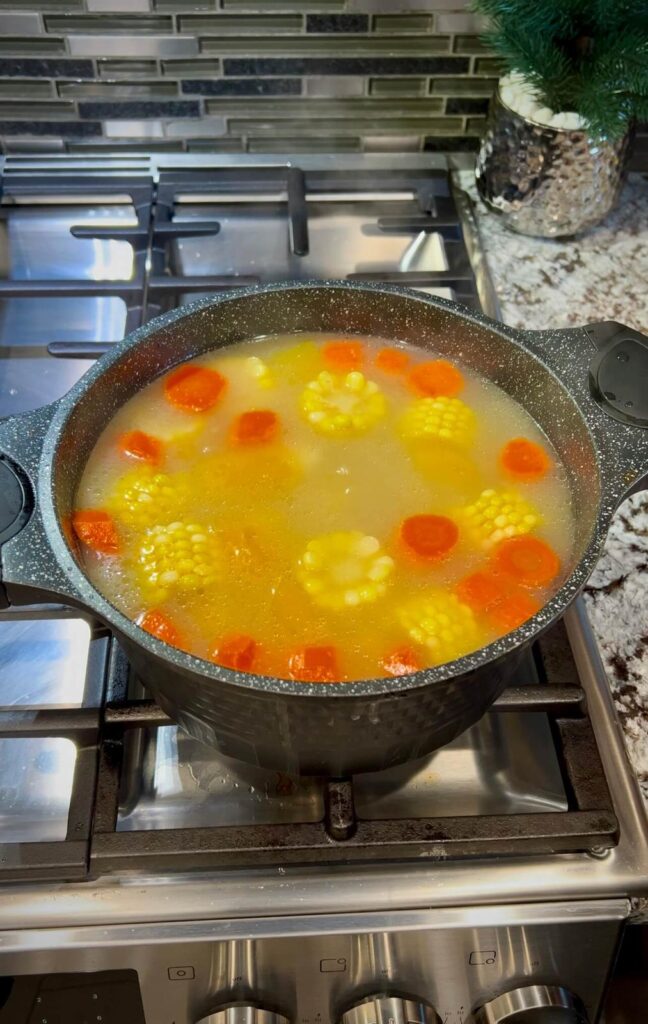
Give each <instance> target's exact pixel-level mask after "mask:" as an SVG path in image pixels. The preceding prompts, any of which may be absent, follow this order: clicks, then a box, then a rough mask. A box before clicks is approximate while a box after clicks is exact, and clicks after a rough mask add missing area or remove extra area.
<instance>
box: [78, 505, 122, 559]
mask: <svg viewBox="0 0 648 1024" xmlns="http://www.w3.org/2000/svg"><path fill="white" fill-rule="evenodd" d="M72 528H73V529H74V532H75V533H76V535H77V537H78V538H79V540H80V541H81V543H82V544H85V546H86V547H88V548H90V549H91V550H92V551H97V552H98V553H99V554H101V555H116V554H117V552H118V551H119V537H118V536H117V527H116V526H115V522H114V520H113V517H112V516H111V515H110V514H109V513H108V512H104V510H103V509H101V508H84V509H80V510H79V511H78V512H74V513H73V515H72Z"/></svg>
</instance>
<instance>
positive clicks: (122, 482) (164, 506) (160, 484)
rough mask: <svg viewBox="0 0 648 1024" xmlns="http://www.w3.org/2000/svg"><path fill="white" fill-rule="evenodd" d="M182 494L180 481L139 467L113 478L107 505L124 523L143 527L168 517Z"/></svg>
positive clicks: (180, 499) (170, 516)
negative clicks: (114, 483)
mask: <svg viewBox="0 0 648 1024" xmlns="http://www.w3.org/2000/svg"><path fill="white" fill-rule="evenodd" d="M186 497H187V490H186V483H185V482H184V481H183V480H181V479H179V478H178V477H173V476H169V475H168V474H167V473H156V472H155V471H154V470H150V469H147V468H146V467H142V468H138V469H134V470H132V471H131V472H130V473H126V474H124V476H122V477H121V478H120V479H119V480H118V481H117V487H116V488H115V491H114V493H113V495H112V497H111V499H110V501H109V503H108V504H109V508H110V511H111V512H112V513H113V515H115V517H116V518H117V519H119V520H121V521H122V522H123V523H124V524H125V525H126V526H132V527H136V528H137V529H141V530H144V529H147V527H150V526H155V524H156V523H160V522H169V521H170V520H172V519H173V518H174V516H176V515H177V514H178V505H179V504H181V503H182V501H184V500H185V499H186Z"/></svg>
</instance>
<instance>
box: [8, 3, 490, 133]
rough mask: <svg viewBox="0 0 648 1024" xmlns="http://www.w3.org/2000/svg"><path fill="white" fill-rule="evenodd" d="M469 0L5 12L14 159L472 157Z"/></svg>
mask: <svg viewBox="0 0 648 1024" xmlns="http://www.w3.org/2000/svg"><path fill="white" fill-rule="evenodd" d="M481 27H482V26H481V24H480V22H479V19H478V18H477V17H476V16H475V15H473V14H471V13H470V12H469V11H468V10H467V9H466V7H465V4H464V0H40V2H34V0H32V2H25V0H22V2H21V0H11V2H8V0H0V140H1V142H2V146H3V148H4V150H5V152H25V151H32V152H33V151H48V150H49V151H73V152H80V151H106V150H112V149H118V148H123V149H129V150H142V149H144V150H147V151H150V150H172V151H184V150H189V151H203V152H210V151H211V152H228V151H231V152H242V151H244V152H245V151H246V152H254V153H272V152H313V151H315V152H316V151H332V150H342V151H355V152H362V151H364V152H381V151H397V152H403V151H416V150H423V149H427V150H443V151H445V150H462V149H474V148H476V145H477V140H478V137H479V134H480V132H481V129H482V125H483V120H484V117H485V114H486V110H487V107H488V99H489V96H490V95H491V93H492V91H493V89H494V87H495V83H496V80H497V75H498V64H497V61H496V60H495V59H494V58H493V57H492V56H491V55H490V54H489V53H488V52H487V51H486V50H485V48H484V46H483V45H482V43H481V42H480V39H479V32H480V30H481Z"/></svg>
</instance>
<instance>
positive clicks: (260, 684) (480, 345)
mask: <svg viewBox="0 0 648 1024" xmlns="http://www.w3.org/2000/svg"><path fill="white" fill-rule="evenodd" d="M286 331H334V332H345V333H346V332H348V333H357V334H373V335H382V336H384V337H388V338H394V339H401V340H403V341H408V342H412V343H414V344H416V345H420V346H424V347H426V348H429V349H430V350H431V351H433V352H437V353H442V354H444V355H446V356H448V357H449V358H451V359H455V358H456V359H458V360H460V361H463V362H465V363H466V364H467V365H469V366H471V367H473V368H474V369H475V370H476V371H477V372H478V373H481V374H484V375H485V376H486V377H488V378H490V379H491V380H493V381H494V382H495V383H496V384H498V385H500V386H501V387H503V388H505V389H506V390H507V391H508V392H509V394H511V395H512V396H513V398H515V399H517V400H518V401H519V402H520V403H522V404H523V405H524V406H525V407H526V409H528V411H529V413H530V414H531V415H532V416H533V417H534V418H535V419H536V420H537V422H538V423H539V424H540V425H541V426H542V427H543V429H544V430H545V432H546V434H547V436H548V438H549V439H550V441H551V442H552V444H553V445H554V446H555V448H556V450H557V451H558V453H559V455H560V457H561V458H562V460H563V462H564V464H565V466H566V468H567V471H568V475H569V481H570V486H571V491H572V500H573V506H574V510H575V522H576V538H575V555H574V561H573V564H572V565H571V566H569V567H568V571H567V578H566V579H565V582H564V584H563V586H562V587H561V589H560V590H559V592H558V593H557V594H555V596H554V597H553V598H552V599H551V600H550V601H549V602H548V603H547V604H546V605H545V607H544V608H543V609H542V610H541V611H540V612H539V613H538V614H537V615H535V616H534V617H533V618H532V619H530V620H529V621H528V622H526V623H525V624H524V625H523V626H521V627H520V628H519V629H517V630H515V631H514V632H512V633H509V634H508V635H507V636H505V637H503V638H502V639H500V640H498V641H497V642H496V643H492V644H490V645H489V646H488V647H484V648H483V649H481V650H479V651H476V652H474V653H473V654H470V655H468V656H466V657H464V658H460V659H458V660H457V661H455V662H452V663H450V664H447V665H441V666H439V667H438V668H434V669H428V670H425V671H423V672H418V673H416V674H413V675H410V676H405V677H402V678H400V679H374V680H363V681H361V682H354V683H345V684H340V685H337V686H321V685H312V684H306V683H295V682H289V681H286V680H280V679H273V678H267V677H258V676H253V675H246V674H244V673H237V672H233V671H230V670H228V669H224V668H221V667H219V666H217V665H214V664H212V663H210V662H205V661H202V660H200V659H198V658H194V657H192V656H191V655H189V654H186V653H185V652H183V651H180V650H176V649H175V648H172V647H168V646H167V645H166V644H164V643H161V642H160V641H159V640H156V639H155V638H154V637H152V636H150V635H149V634H147V633H145V632H143V631H142V630H141V629H139V627H138V626H136V625H135V624H134V623H133V622H131V621H129V620H128V619H127V618H125V617H124V616H123V615H122V614H121V613H120V612H119V611H117V610H116V609H115V608H114V607H113V606H112V605H111V604H109V603H108V602H107V601H106V599H105V598H104V597H102V595H101V594H100V593H98V592H97V591H96V590H95V589H94V587H93V586H92V584H91V583H90V582H89V581H88V579H87V578H86V576H85V575H84V572H83V568H82V566H81V565H80V564H79V563H78V562H77V560H76V558H75V555H74V553H73V551H72V550H71V548H70V547H69V546H68V543H67V541H66V539H65V533H64V528H63V524H64V523H65V521H66V517H67V516H68V515H69V513H70V510H71V507H72V500H73V496H74V492H75V488H76V486H77V482H78V480H79V477H80V474H81V471H82V469H83V466H84V463H85V461H86V458H87V456H88V454H89V452H90V450H91V449H92V447H93V445H94V443H95V441H96V439H97V437H98V435H99V434H100V433H101V431H102V429H103V427H104V426H105V424H106V422H107V420H108V419H109V418H110V417H111V416H112V415H113V413H114V412H115V411H116V410H117V409H118V408H119V406H120V405H122V403H123V402H125V401H126V399H128V398H130V397H131V395H133V394H134V393H135V392H136V391H137V390H138V389H139V388H141V387H142V385H144V384H146V383H147V382H148V381H150V380H151V379H152V378H153V377H155V376H157V375H158V374H161V373H163V372H164V371H166V370H167V369H168V368H169V367H171V366H173V365H174V364H175V363H178V362H181V361H182V360H184V359H187V358H188V357H190V356H193V355H196V354H197V353H200V352H203V351H205V350H207V349H210V348H215V347H221V346H226V345H230V344H232V343H234V342H237V341H240V340H242V339H245V338H250V337H254V336H257V335H259V334H268V333H274V332H286ZM647 370H648V339H646V338H644V337H643V336H642V335H639V334H636V333H633V332H632V331H630V330H628V329H626V328H623V327H621V326H619V325H618V324H599V325H595V326H594V327H593V328H587V329H586V328H579V329H576V330H562V331H547V332H527V333H525V332H521V331H516V330H513V329H512V328H508V327H505V326H503V325H502V324H497V323H495V322H493V321H491V320H488V319H487V318H486V317H484V316H482V315H480V314H477V313H473V312H471V311H469V310H467V309H465V308H464V307H462V306H459V305H457V304H456V303H452V302H446V301H444V300H443V299H438V298H433V297H429V296H427V295H422V294H420V293H417V292H412V291H407V290H405V289H401V288H396V287H389V286H384V285H380V286H377V287H372V286H369V285H363V284H350V283H348V282H319V283H312V284H291V283H286V284H280V285H271V286H269V287H264V288H256V289H250V290H246V291H239V292H234V293H230V294H227V295H223V296H221V297H219V298H217V299H214V300H208V301H204V302H198V303H195V304H194V305H192V306H184V307H182V308H180V309H178V310H176V311H174V312H172V313H169V314H167V315H166V316H163V317H160V318H159V319H157V320H153V321H152V322H151V323H149V324H147V325H146V326H145V327H143V328H141V329H140V330H138V331H136V332H135V333H134V334H132V335H130V337H128V338H126V339H125V340H124V341H123V342H120V343H119V344H117V345H116V346H115V348H114V349H113V350H111V352H110V353H109V354H108V355H105V356H104V357H103V358H102V359H101V360H99V361H98V362H97V363H96V365H95V366H94V367H92V369H90V370H89V371H88V373H87V374H86V375H85V376H84V377H83V378H82V379H81V380H80V381H79V382H78V383H77V384H76V385H75V387H74V388H73V389H72V390H71V391H70V392H69V394H67V395H65V396H64V397H63V398H62V399H60V401H58V402H56V403H54V404H53V405H50V406H47V407H45V408H43V409H39V410H37V411H36V412H34V413H31V414H27V415H24V416H20V417H16V418H14V419H10V420H5V421H4V422H2V423H0V452H4V453H5V460H4V463H2V462H0V466H2V467H3V473H4V475H5V484H6V486H4V490H5V491H6V492H8V491H9V490H10V488H9V486H8V479H7V474H8V473H10V472H11V470H10V469H9V468H8V467H11V466H13V467H14V469H15V468H16V467H18V469H17V470H16V471H17V473H18V476H19V478H20V481H21V486H22V488H23V490H24V491H25V493H26V495H27V500H26V506H27V509H28V511H29V509H30V508H31V506H30V505H29V494H30V492H32V498H33V510H31V512H30V514H29V515H27V513H26V512H24V511H22V512H21V510H20V508H19V507H18V506H19V502H18V503H16V504H14V506H12V508H10V509H9V510H8V511H7V509H6V508H5V513H6V515H5V522H4V523H3V522H2V521H0V543H2V541H3V540H4V544H3V547H2V575H3V582H4V585H5V587H6V592H7V595H8V597H9V599H10V600H11V601H13V602H14V603H25V602H27V601H33V600H35V599H36V600H43V599H44V598H47V597H49V599H50V600H51V599H52V596H53V597H54V598H55V599H57V600H62V601H64V602H67V603H70V604H72V605H78V606H82V607H84V608H87V609H90V610H91V611H92V612H93V614H95V615H96V616H97V617H98V618H99V619H101V620H103V621H104V622H106V623H107V624H108V625H109V626H110V627H111V629H113V630H114V631H115V633H116V634H117V636H118V637H119V639H120V641H121V642H122V644H123V646H124V648H125V649H126V652H127V654H128V656H129V658H130V659H131V661H132V663H133V665H134V666H135V668H136V670H137V672H138V674H139V675H140V677H141V678H142V680H143V682H144V683H145V684H146V685H147V687H148V688H149V690H150V691H151V693H152V694H153V696H154V697H155V699H156V700H157V701H158V702H159V704H160V705H161V706H162V707H163V708H164V709H165V710H166V711H167V712H168V713H169V714H170V715H171V716H172V717H173V718H175V719H176V720H177V721H178V722H179V723H180V725H181V726H182V727H183V728H184V729H186V730H187V731H188V732H190V733H192V734H193V735H194V736H196V737H197V738H198V739H200V740H202V741H203V742H206V743H209V744H212V745H213V746H216V747H218V748H219V749H220V750H221V751H222V752H223V753H225V754H227V755H230V756H232V757H236V758H239V759H241V760H244V761H249V762H251V763H253V764H258V765H263V766H265V767H269V768H277V769H284V770H288V771H300V772H303V773H321V774H331V775H340V774H345V773H348V772H351V771H368V770H372V769H381V768H384V767H387V766H389V765H393V764H396V763H398V762H402V761H406V760H408V759H412V758H416V757H419V756H422V755H423V754H425V753H427V752H429V751H431V750H434V749H435V748H437V747H439V746H442V745H443V744H445V743H447V742H449V741H450V740H451V739H452V738H453V737H454V736H456V735H457V734H458V733H460V732H462V731H463V730H464V729H466V728H467V727H468V726H469V725H471V724H472V723H473V722H474V721H476V720H477V719H478V718H479V717H480V716H481V715H482V714H483V713H484V711H486V710H487V708H488V706H489V705H490V704H491V702H492V701H493V700H494V699H495V698H496V697H497V696H498V694H499V693H500V692H501V690H502V689H503V688H504V686H505V685H506V684H507V682H508V681H509V680H510V678H511V674H512V673H513V672H514V671H515V668H516V664H517V662H518V660H519V657H520V655H521V652H522V650H523V648H524V646H525V645H526V644H527V643H528V642H529V641H530V640H532V639H533V638H534V637H535V636H536V635H537V634H538V632H539V631H540V630H542V629H544V628H545V627H546V626H548V625H549V624H550V623H551V622H552V621H553V620H555V619H556V618H557V617H558V616H560V615H561V614H562V613H563V612H564V610H565V608H566V607H567V605H568V604H569V602H570V601H571V600H572V599H573V598H574V597H575V596H576V594H577V593H578V592H579V590H580V589H581V587H582V586H583V584H584V583H585V581H586V580H587V578H588V576H589V574H590V572H591V570H592V568H593V566H594V563H595V561H596V558H597V555H598V552H599V549H600V546H601V544H602V541H603V538H604V536H605V533H606V531H607V527H608V523H609V520H610V517H611V515H612V512H613V511H614V509H615V508H616V506H617V505H618V503H619V502H620V500H621V498H622V497H623V495H624V494H625V492H626V491H627V490H628V489H629V488H630V487H631V486H632V484H633V483H635V482H636V481H637V479H638V478H639V477H640V476H641V475H642V474H643V473H644V472H645V471H646V469H648V431H646V430H642V429H637V427H645V426H646V425H647V423H648V419H647V418H646V417H647V416H648V409H647V408H646V395H645V390H646V389H645V386H643V385H642V381H641V376H642V374H643V375H644V380H645V374H646V372H647ZM604 394H605V395H607V397H604ZM602 407H603V408H602ZM603 410H604V411H603ZM385 471H386V472H388V471H389V469H388V467H385ZM377 497H378V498H379V496H377ZM5 504H6V503H5ZM9 504H10V503H9ZM12 534H14V536H11V535H12ZM7 537H10V538H11V539H6V538H7Z"/></svg>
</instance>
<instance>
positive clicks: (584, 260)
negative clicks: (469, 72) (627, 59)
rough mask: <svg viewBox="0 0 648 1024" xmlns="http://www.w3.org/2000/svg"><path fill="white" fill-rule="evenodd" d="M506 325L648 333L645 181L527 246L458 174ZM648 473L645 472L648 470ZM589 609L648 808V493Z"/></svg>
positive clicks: (621, 530)
mask: <svg viewBox="0 0 648 1024" xmlns="http://www.w3.org/2000/svg"><path fill="white" fill-rule="evenodd" d="M460 184H461V187H462V188H463V189H464V190H465V191H466V192H467V193H468V195H469V196H470V198H471V200H472V201H473V203H474V207H473V209H474V213H475V216H476V219H477V223H478V225H479V231H480V234H481V238H482V242H483V244H484V247H485V250H486V257H487V263H488V266H489V269H490V272H491V277H492V280H493V284H494V286H495V291H496V293H497V297H498V299H499V303H500V309H501V316H502V320H504V322H505V323H507V324H510V325H511V326H514V327H525V328H528V329H535V328H538V329H541V328H548V327H565V326H576V325H579V324H585V323H591V322H593V321H596V320H617V321H619V322H620V323H624V324H627V325H628V326H629V327H633V328H635V329H636V330H640V331H643V332H644V333H646V334H648V180H647V179H646V178H644V177H643V176H642V175H639V174H634V175H630V176H629V178H628V181H627V184H626V186H625V188H624V190H623V192H622V195H621V198H620V202H619V204H618V206H617V208H616V210H615V211H614V212H613V213H612V214H611V215H610V216H609V217H608V218H607V220H606V221H605V222H604V223H603V224H601V225H600V226H599V227H597V228H595V229H593V230H592V231H590V232H589V233H587V234H586V235H584V236H582V237H581V238H579V239H577V240H574V241H558V240H555V241H553V240H548V239H539V238H527V237H525V236H524V235H518V234H515V233H514V232H512V231H509V230H508V228H506V227H505V226H504V224H503V223H502V221H501V219H500V218H499V217H498V215H497V214H496V213H493V212H491V211H490V210H488V208H487V207H486V206H485V205H484V204H483V203H482V202H481V200H480V199H479V198H478V197H477V193H476V190H475V188H474V178H473V175H472V173H471V172H467V171H463V172H461V174H460ZM646 468H647V471H648V467H646ZM585 603H586V606H587V610H588V613H589V616H590V620H591V622H592V626H593V628H594V632H595V635H596V637H597V640H598V644H599V648H600V651H601V655H602V657H603V661H604V664H605V667H606V670H607V673H608V678H609V680H610V685H611V688H612V694H613V697H614V702H615V704H616V707H617V711H618V713H619V716H620V719H621V722H622V724H623V727H624V731H625V737H626V743H627V747H628V753H629V755H630V760H631V761H632V764H633V766H634V768H635V771H636V773H637V777H638V779H639V784H640V786H641V789H642V792H643V794H644V798H645V799H646V801H647V802H648V490H645V491H640V492H638V493H637V494H634V495H633V496H632V497H631V498H629V499H627V500H626V501H625V502H624V504H623V505H622V506H621V508H620V509H619V511H618V512H617V514H616V516H615V518H614V520H613V523H612V526H611V529H610V532H609V534H608V538H607V542H606V544H605V550H604V553H603V555H602V557H601V559H600V561H599V563H598V566H597V568H596V569H595V571H594V573H593V575H592V577H591V578H590V581H589V583H588V585H587V587H586V589H585Z"/></svg>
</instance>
